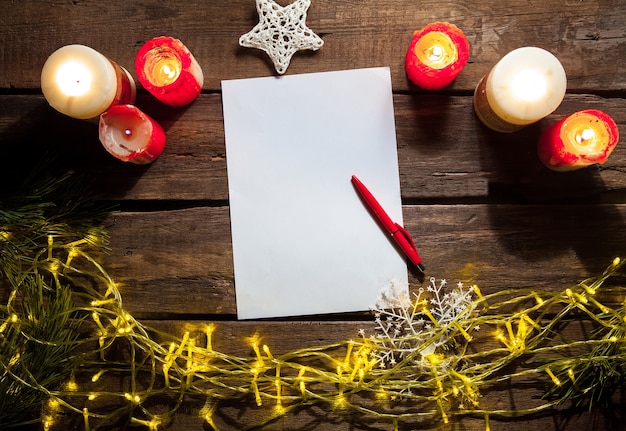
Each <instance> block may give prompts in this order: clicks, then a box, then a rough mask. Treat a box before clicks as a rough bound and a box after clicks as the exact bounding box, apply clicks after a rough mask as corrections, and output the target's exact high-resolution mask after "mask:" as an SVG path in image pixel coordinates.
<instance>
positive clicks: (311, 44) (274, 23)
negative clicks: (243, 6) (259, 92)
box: [239, 0, 324, 75]
mask: <svg viewBox="0 0 626 431" xmlns="http://www.w3.org/2000/svg"><path fill="white" fill-rule="evenodd" d="M310 5H311V0H296V1H295V2H293V3H291V4H289V5H287V6H284V7H283V6H280V5H279V4H277V3H276V2H275V1H274V0H256V9H257V12H258V14H259V23H258V24H257V25H256V26H255V27H254V28H253V29H252V30H250V31H249V32H248V33H246V34H244V35H242V36H241V37H240V38H239V45H241V46H243V47H246V48H257V49H260V50H263V51H265V52H266V53H267V55H268V56H269V57H270V58H271V59H272V62H273V63H274V68H275V69H276V72H278V73H279V74H281V75H282V74H283V73H285V72H286V71H287V67H289V63H290V62H291V57H293V55H294V54H295V53H296V52H298V51H301V50H305V49H310V50H313V51H317V50H318V49H320V48H321V47H322V45H324V41H323V40H322V39H321V38H320V37H319V36H318V35H316V34H315V33H313V31H312V30H311V29H310V28H308V27H307V25H306V15H307V10H308V9H309V6H310Z"/></svg>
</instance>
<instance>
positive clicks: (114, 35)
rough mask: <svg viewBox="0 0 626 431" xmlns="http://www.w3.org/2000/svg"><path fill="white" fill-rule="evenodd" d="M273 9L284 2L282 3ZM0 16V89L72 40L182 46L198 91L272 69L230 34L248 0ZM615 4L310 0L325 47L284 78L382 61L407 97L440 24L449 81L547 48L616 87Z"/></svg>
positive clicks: (114, 55) (21, 81) (72, 6)
mask: <svg viewBox="0 0 626 431" xmlns="http://www.w3.org/2000/svg"><path fill="white" fill-rule="evenodd" d="M280 3H281V4H288V3H289V1H287V0H281V1H280ZM4 6H5V7H4V8H3V10H4V12H3V14H2V15H1V16H0V28H1V29H2V30H1V32H2V38H0V88H4V89H25V88H28V89H37V88H39V79H40V77H39V73H40V70H41V67H42V66H43V63H44V62H45V60H46V58H47V57H48V55H50V54H51V53H52V52H53V51H54V50H55V49H57V48H59V47H61V46H63V45H66V44H71V43H82V44H86V45H90V46H92V47H93V48H95V49H97V50H99V51H101V52H102V53H104V54H105V55H107V56H109V57H110V58H111V59H113V60H115V61H117V62H118V63H119V64H121V65H122V66H124V67H126V68H128V69H129V71H131V72H132V74H133V75H134V74H135V73H134V70H133V69H134V56H135V54H136V53H137V50H138V49H139V47H140V46H141V45H142V44H143V43H144V42H145V41H146V40H148V39H149V38H151V37H155V36H160V35H171V36H174V37H178V38H180V39H181V40H183V41H184V42H185V43H186V44H187V45H188V47H189V48H190V49H191V51H192V52H193V53H194V55H195V56H196V58H197V59H198V61H199V63H200V65H201V66H202V68H203V71H204V74H205V89H207V90H217V89H219V88H220V81H221V80H223V79H233V78H245V77H254V76H264V75H272V74H275V72H274V69H273V67H272V65H271V62H270V61H269V59H268V58H267V56H266V55H265V53H263V52H261V51H259V50H252V49H247V48H241V47H239V45H238V40H239V36H241V35H242V34H244V33H246V32H248V31H249V30H250V29H251V28H252V27H253V26H254V25H255V24H256V23H257V14H256V10H255V6H254V1H253V0H229V1H226V0H221V1H211V2H197V1H195V2H188V1H182V0H179V1H170V2H168V3H167V5H164V4H163V3H162V2H160V1H158V0H148V1H145V2H141V3H136V2H127V1H124V0H108V1H105V0H97V1H89V2H83V1H70V0H55V1H52V2H51V1H44V0H31V1H29V2H28V3H24V2H21V1H19V0H8V1H6V0H5V2H4ZM624 17H626V4H625V3H624V2H623V1H621V0H586V1H584V2H582V1H565V0H559V1H549V2H533V3H532V4H528V3H526V2H518V1H515V0H506V1H501V0H489V1H469V2H468V1H461V0H444V1H437V0H427V1H421V2H415V1H412V0H403V1H397V0H384V1H381V0H362V1H359V2H351V1H336V0H316V1H314V2H313V4H312V5H311V8H310V10H309V13H308V20H307V24H308V26H309V27H310V28H311V29H312V30H313V31H315V32H316V33H317V34H319V35H320V36H321V37H322V38H323V39H324V41H325V45H324V47H323V48H322V49H321V50H319V51H318V52H317V53H299V54H297V55H296V56H295V58H294V59H293V61H292V64H291V66H290V68H289V70H288V73H290V74H294V73H306V72H317V71H326V70H341V69H350V68H353V67H371V66H390V67H391V68H392V76H393V86H394V88H395V89H396V90H409V89H410V90H413V89H414V87H413V86H412V85H409V83H408V82H407V78H406V76H405V73H404V68H403V61H404V55H405V53H406V49H407V47H408V43H409V41H410V39H411V36H412V33H413V31H414V30H416V29H418V28H421V27H422V26H424V25H425V24H427V23H428V22H432V21H436V20H448V21H451V22H454V23H455V24H457V25H458V26H459V27H460V28H462V29H463V30H464V31H465V33H466V35H467V37H468V39H469V42H470V44H471V46H472V49H471V57H470V62H469V64H468V66H467V67H466V69H465V70H464V71H463V73H462V74H461V76H459V78H458V79H457V80H456V82H455V83H454V84H453V85H452V86H451V89H453V90H462V91H469V90H473V89H474V87H475V85H476V83H477V82H478V80H479V79H480V78H481V77H482V75H484V74H485V73H486V72H487V71H488V70H489V69H490V68H491V67H492V66H493V65H494V64H495V63H496V62H497V61H498V60H499V59H500V58H501V57H502V56H503V55H504V54H506V53H507V52H509V51H510V50H512V49H514V48H518V47H520V46H531V45H535V46H541V47H543V48H545V49H548V50H550V51H552V52H554V53H555V54H556V55H558V57H559V58H560V59H561V61H562V62H563V64H564V67H565V69H566V71H567V73H568V76H569V81H568V82H569V84H568V85H569V88H570V90H576V91H623V89H624V87H625V84H626V70H625V69H624V68H623V67H621V64H622V59H623V58H624V57H625V56H626V34H625V32H624V26H623V21H624Z"/></svg>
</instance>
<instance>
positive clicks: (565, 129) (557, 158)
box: [537, 109, 619, 171]
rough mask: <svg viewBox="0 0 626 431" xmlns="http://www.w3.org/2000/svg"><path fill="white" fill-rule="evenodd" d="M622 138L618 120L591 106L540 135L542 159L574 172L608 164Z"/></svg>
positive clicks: (551, 126)
mask: <svg viewBox="0 0 626 431" xmlns="http://www.w3.org/2000/svg"><path fill="white" fill-rule="evenodd" d="M618 141H619V132H618V130H617V125H616V124H615V121H613V119H612V118H611V117H610V116H609V115H608V114H606V113H604V112H602V111H598V110H596V109H588V110H584V111H579V112H575V113H574V114H572V115H570V116H568V117H566V118H564V119H563V120H561V121H559V122H557V123H554V124H552V125H550V126H548V128H547V129H546V130H545V131H544V132H543V133H542V135H541V137H540V138H539V144H538V147H537V152H538V155H539V159H540V160H541V161H542V163H543V164H544V165H546V166H547V167H548V168H550V169H552V170H555V171H573V170H576V169H580V168H584V167H586V166H589V165H593V164H596V163H600V164H602V163H604V162H606V160H607V159H608V158H609V155H610V154H611V152H612V151H613V149H614V148H615V146H616V145H617V142H618Z"/></svg>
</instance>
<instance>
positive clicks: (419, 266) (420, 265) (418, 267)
mask: <svg viewBox="0 0 626 431" xmlns="http://www.w3.org/2000/svg"><path fill="white" fill-rule="evenodd" d="M417 269H419V270H420V271H422V272H424V271H426V268H425V267H424V265H422V263H418V264H417Z"/></svg>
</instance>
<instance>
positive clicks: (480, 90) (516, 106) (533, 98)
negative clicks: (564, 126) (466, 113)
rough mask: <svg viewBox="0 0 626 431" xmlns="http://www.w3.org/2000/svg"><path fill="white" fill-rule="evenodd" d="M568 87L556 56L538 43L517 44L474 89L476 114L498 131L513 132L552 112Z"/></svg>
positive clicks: (563, 71)
mask: <svg viewBox="0 0 626 431" xmlns="http://www.w3.org/2000/svg"><path fill="white" fill-rule="evenodd" d="M566 87H567V78H566V76H565V70H564V69H563V66H562V65H561V63H560V62H559V60H558V59H557V58H556V57H555V56H554V55H552V54H551V53H549V52H548V51H546V50H544V49H541V48H537V47H532V46H531V47H524V48H518V49H515V50H513V51H511V52H509V53H508V54H507V55H505V56H504V57H502V59H501V60H500V61H499V62H498V63H497V64H496V65H495V66H494V67H493V69H491V71H490V72H489V73H488V74H487V75H485V76H484V77H483V78H482V79H481V80H480V82H479V83H478V86H477V87H476V91H475V93H474V110H475V111H476V115H477V116H478V118H479V119H480V120H481V121H482V122H483V123H484V124H485V125H486V126H487V127H489V128H490V129H492V130H495V131H497V132H514V131H516V130H519V129H521V128H523V127H524V126H526V125H528V124H532V123H534V122H536V121H539V120H541V119H542V118H544V117H545V116H547V115H548V114H550V113H552V112H553V111H554V110H555V109H556V108H557V107H558V106H559V105H560V104H561V102H562V101H563V97H564V96H565V90H566Z"/></svg>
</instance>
